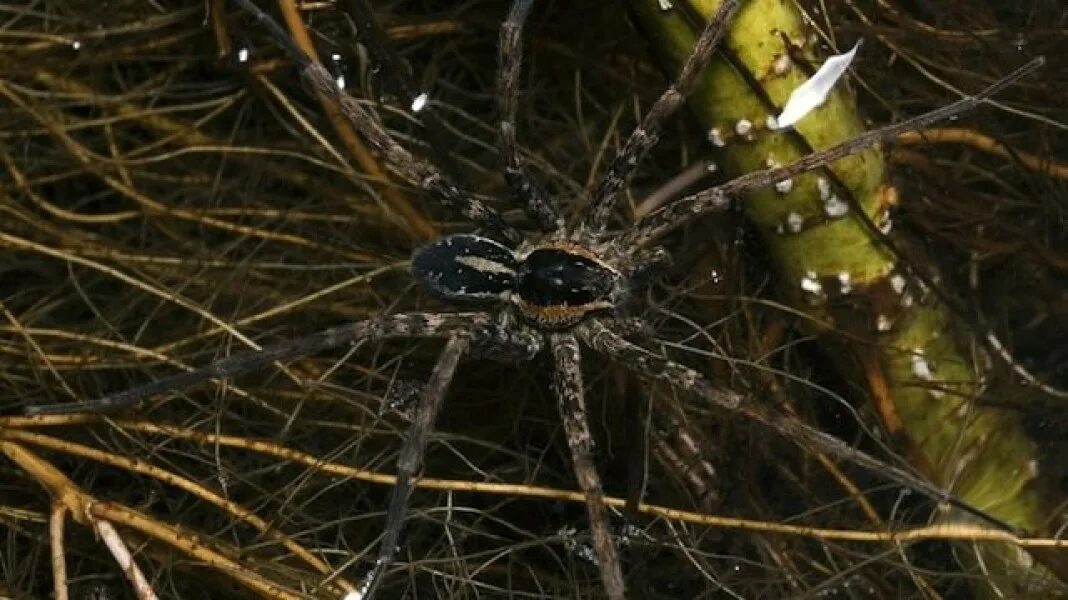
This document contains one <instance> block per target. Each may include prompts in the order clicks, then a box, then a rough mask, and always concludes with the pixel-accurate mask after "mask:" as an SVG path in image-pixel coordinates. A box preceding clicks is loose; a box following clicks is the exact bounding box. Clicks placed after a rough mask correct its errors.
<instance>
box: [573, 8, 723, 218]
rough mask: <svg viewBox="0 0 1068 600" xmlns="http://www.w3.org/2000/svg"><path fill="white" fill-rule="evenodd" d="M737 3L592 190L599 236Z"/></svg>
mask: <svg viewBox="0 0 1068 600" xmlns="http://www.w3.org/2000/svg"><path fill="white" fill-rule="evenodd" d="M738 5H739V0H726V1H725V2H723V3H722V4H721V5H720V7H719V9H718V10H717V11H716V14H715V15H713V16H712V18H711V19H710V20H709V21H708V24H707V25H705V28H704V30H703V31H702V32H701V35H700V36H699V37H698V38H697V41H696V42H695V43H694V47H693V50H692V51H691V52H690V56H689V57H688V58H687V59H686V62H685V63H684V64H683V65H682V69H681V70H680V71H679V74H678V76H677V77H676V78H675V81H674V82H673V83H672V84H671V85H670V86H668V88H667V89H666V90H664V93H663V94H661V95H660V98H658V99H657V100H656V102H655V103H653V106H652V107H651V108H650V109H649V112H647V113H646V114H645V118H644V119H642V122H641V123H640V124H639V125H638V126H637V127H635V128H634V131H632V132H631V134H630V137H629V138H627V141H626V143H625V144H624V145H623V149H622V150H621V151H620V152H619V155H618V156H616V158H615V160H613V161H612V164H611V165H609V167H608V172H607V173H605V176H604V178H603V179H601V183H600V184H598V186H597V189H595V190H594V192H593V196H592V199H591V205H590V212H589V214H588V215H587V217H586V223H585V225H586V228H587V230H588V231H589V232H590V233H591V234H592V235H593V236H595V237H598V236H600V235H601V234H603V233H604V230H605V227H606V226H607V225H608V219H609V217H610V216H611V215H612V210H613V209H614V208H615V204H616V198H617V197H618V195H619V191H620V190H621V189H622V188H623V186H625V185H626V184H627V182H628V181H629V180H630V178H631V176H632V175H633V174H634V170H635V169H636V168H637V167H638V164H639V163H640V162H641V160H642V159H643V158H645V155H646V154H647V153H648V152H649V150H650V149H651V148H652V147H653V146H655V145H656V142H657V141H658V140H659V138H660V128H661V127H662V126H663V124H664V121H665V120H666V119H667V118H668V117H669V116H671V115H672V114H674V112H675V111H676V110H677V109H678V108H679V106H681V105H682V103H683V102H685V101H686V97H687V96H689V95H690V92H692V91H693V88H694V86H695V84H696V83H697V79H698V75H700V74H701V71H702V70H703V69H704V68H705V66H706V65H707V64H708V61H709V59H710V58H711V57H712V51H713V50H715V49H716V46H718V45H719V42H720V40H722V39H723V36H724V35H725V34H726V33H727V26H728V25H729V24H730V21H731V18H732V17H733V16H734V13H735V12H736V11H737V10H738Z"/></svg>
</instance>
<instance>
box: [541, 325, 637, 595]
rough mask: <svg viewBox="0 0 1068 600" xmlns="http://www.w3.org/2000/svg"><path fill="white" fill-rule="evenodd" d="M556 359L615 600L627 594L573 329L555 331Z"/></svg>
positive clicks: (567, 424) (563, 413) (580, 474)
mask: <svg viewBox="0 0 1068 600" xmlns="http://www.w3.org/2000/svg"><path fill="white" fill-rule="evenodd" d="M550 339H551V343H552V353H553V362H554V364H555V366H556V368H555V371H554V375H555V379H556V382H555V383H556V398H557V405H558V407H559V409H560V419H561V420H562V421H563V424H564V431H565V433H566V435H567V445H568V447H569V448H570V449H571V459H572V462H573V463H574V465H575V478H576V479H578V483H579V488H581V489H582V492H583V493H584V494H585V495H586V509H587V511H588V512H589V516H590V531H591V533H592V535H593V549H594V552H595V553H596V554H597V560H598V562H599V564H600V568H601V578H602V580H603V581H602V582H603V584H604V588H605V592H607V594H608V597H609V598H611V599H612V600H622V599H623V598H624V586H623V570H622V569H621V568H620V565H619V556H618V554H617V553H616V548H615V546H614V545H613V543H612V535H611V533H610V532H609V530H608V518H607V516H606V511H605V506H604V490H603V489H602V487H601V478H600V477H599V476H598V475H597V469H596V467H595V466H594V464H593V437H592V435H591V434H590V425H589V420H588V418H587V416H586V400H585V396H584V393H583V386H582V366H581V364H580V358H579V356H580V355H579V345H578V341H576V340H575V336H574V335H572V334H570V333H554V334H552V337H551V338H550Z"/></svg>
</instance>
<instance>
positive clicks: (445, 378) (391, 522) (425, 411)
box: [361, 335, 471, 600]
mask: <svg viewBox="0 0 1068 600" xmlns="http://www.w3.org/2000/svg"><path fill="white" fill-rule="evenodd" d="M470 345H471V338H470V336H467V335H454V336H452V337H450V338H449V341H448V342H447V343H446V344H445V349H444V350H442V351H441V355H440V356H439V357H438V363H437V364H436V365H435V366H434V371H433V372H432V373H431V374H430V380H429V381H427V384H426V387H425V388H423V394H422V396H421V397H420V399H419V405H418V406H417V407H416V410H415V418H414V419H413V420H412V425H411V427H410V428H409V429H408V437H407V439H406V440H405V441H404V446H403V447H402V448H401V450H400V455H399V456H398V458H397V483H396V484H394V486H393V492H392V493H391V494H390V498H389V508H388V510H387V512H386V528H385V530H384V532H383V534H382V541H381V543H380V546H379V550H378V560H377V561H375V564H374V566H373V567H371V570H370V572H368V573H367V577H366V579H365V580H364V583H363V585H362V586H361V592H362V596H361V597H362V598H366V599H368V600H369V599H370V598H371V597H372V596H373V595H374V593H375V590H376V589H377V588H378V586H379V584H380V583H381V581H382V575H383V574H384V573H385V571H386V569H388V568H389V565H390V564H392V562H393V557H394V556H395V555H396V554H397V543H398V542H399V540H400V534H401V530H402V529H403V526H404V514H405V513H406V512H407V510H408V499H409V497H410V496H411V493H412V489H413V488H414V485H413V479H414V477H415V476H416V474H417V473H418V472H419V470H420V469H421V468H422V465H423V456H424V454H425V453H426V444H427V438H428V437H429V435H430V432H431V431H432V430H433V428H434V422H435V421H437V418H438V413H439V412H440V411H441V405H442V403H443V402H444V401H445V392H446V391H448V389H449V384H450V383H451V382H452V378H453V375H454V374H455V373H456V365H457V364H459V362H460V358H462V357H463V355H464V354H466V353H467V350H468V348H469V347H470Z"/></svg>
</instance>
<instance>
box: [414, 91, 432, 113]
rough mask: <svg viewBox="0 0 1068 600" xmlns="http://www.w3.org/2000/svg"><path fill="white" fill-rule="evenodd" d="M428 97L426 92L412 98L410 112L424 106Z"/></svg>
mask: <svg viewBox="0 0 1068 600" xmlns="http://www.w3.org/2000/svg"><path fill="white" fill-rule="evenodd" d="M429 99H430V96H427V94H426V92H423V93H422V94H419V95H418V96H416V97H415V98H414V99H413V100H412V112H419V111H421V110H423V107H425V106H426V101H427V100H429Z"/></svg>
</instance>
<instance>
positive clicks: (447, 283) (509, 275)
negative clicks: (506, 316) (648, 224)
mask: <svg viewBox="0 0 1068 600" xmlns="http://www.w3.org/2000/svg"><path fill="white" fill-rule="evenodd" d="M412 274H413V275H414V276H415V278H416V279H417V280H418V281H419V282H420V283H421V284H422V285H423V287H425V288H426V289H427V290H429V291H430V292H431V293H432V294H434V295H435V296H437V297H438V298H439V299H441V300H444V301H446V302H451V303H455V304H493V303H504V302H510V303H512V304H513V305H514V306H515V307H516V309H517V311H518V313H519V315H520V316H521V317H522V318H523V319H524V320H525V321H527V322H529V323H530V324H531V325H533V326H535V327H538V328H540V329H545V330H562V329H567V328H568V327H571V326H573V325H575V324H577V323H579V322H580V321H582V319H584V318H586V317H588V316H591V315H594V314H599V313H603V312H606V311H610V310H612V309H614V308H617V307H618V306H619V305H620V304H621V303H622V302H623V299H624V298H625V296H626V288H627V285H626V279H625V278H624V277H623V275H622V274H621V273H620V271H619V270H617V269H616V268H615V267H613V266H612V265H610V264H609V263H608V262H606V261H604V260H603V259H601V258H600V257H598V256H597V254H596V253H594V252H593V251H591V250H590V249H589V248H587V247H585V246H583V245H581V244H578V243H576V242H571V241H566V240H550V241H544V242H540V243H537V244H534V245H533V246H532V247H531V248H530V249H529V250H527V251H524V252H522V253H519V254H517V253H515V252H513V251H512V250H510V249H509V248H507V247H506V246H503V245H501V244H499V243H497V242H495V241H493V240H491V239H489V238H484V237H480V236H477V235H470V234H459V235H451V236H447V237H444V238H442V239H440V240H438V241H436V242H434V243H432V244H430V245H428V246H426V247H424V248H422V249H420V250H419V251H417V252H416V253H415V255H414V256H413V257H412Z"/></svg>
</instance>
